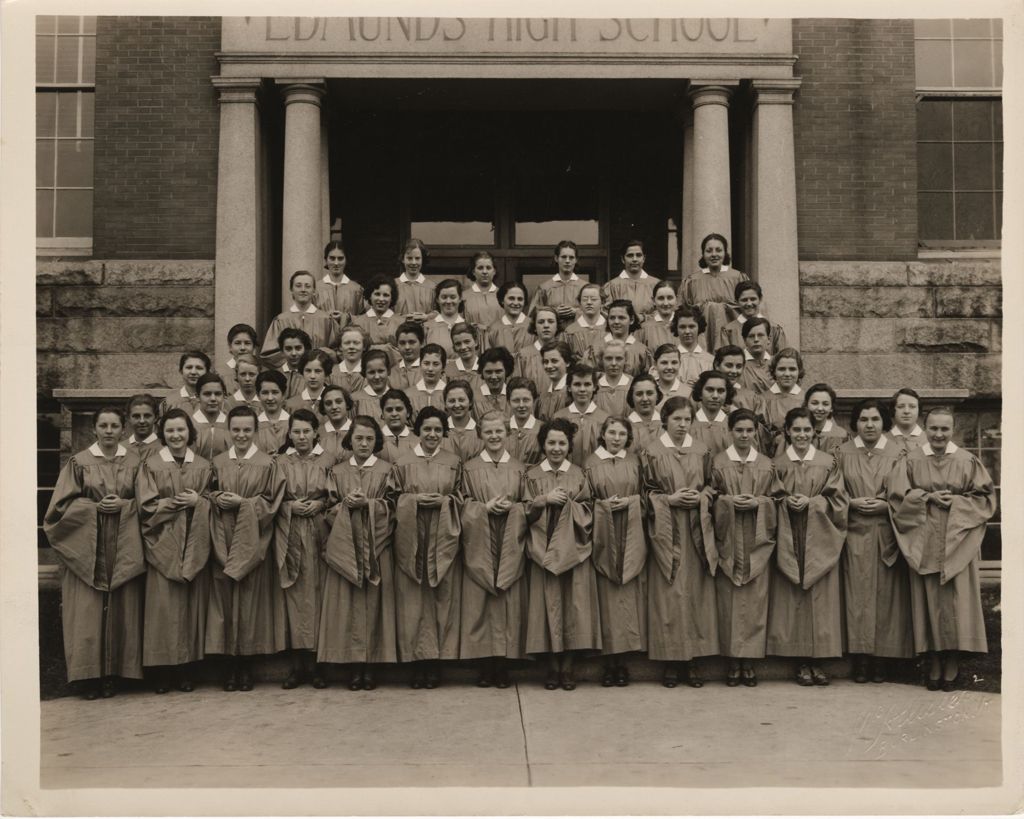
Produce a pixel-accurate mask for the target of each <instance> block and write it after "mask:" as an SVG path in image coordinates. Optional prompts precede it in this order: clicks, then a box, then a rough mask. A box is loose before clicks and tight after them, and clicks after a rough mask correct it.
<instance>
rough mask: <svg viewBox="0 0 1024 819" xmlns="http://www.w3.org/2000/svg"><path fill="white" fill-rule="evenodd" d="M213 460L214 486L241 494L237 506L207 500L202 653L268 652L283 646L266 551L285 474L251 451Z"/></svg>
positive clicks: (278, 599) (280, 599)
mask: <svg viewBox="0 0 1024 819" xmlns="http://www.w3.org/2000/svg"><path fill="white" fill-rule="evenodd" d="M230 455H231V450H229V451H228V452H225V453H223V454H221V455H218V456H217V457H216V458H214V459H213V469H214V475H215V485H216V490H215V491H213V492H211V493H210V499H211V501H213V500H214V499H215V498H216V497H217V495H218V494H219V493H220V492H233V493H235V494H236V495H240V496H241V497H242V498H243V501H242V504H241V505H240V506H239V507H238V508H237V509H231V510H223V509H219V508H217V506H216V505H215V504H214V503H211V512H210V535H211V539H212V542H213V557H214V560H213V561H212V564H213V565H212V575H213V583H212V586H211V589H210V605H209V609H208V614H207V621H206V653H207V654H228V655H232V656H239V655H252V654H272V653H274V652H276V651H283V650H284V649H285V648H287V637H286V632H285V615H284V595H283V593H282V591H281V584H280V581H279V579H278V572H277V563H276V561H275V559H274V556H273V553H272V552H271V548H270V547H271V541H272V540H273V536H274V515H275V514H276V513H277V509H278V507H279V506H280V505H281V501H282V500H283V498H284V492H285V478H284V475H283V474H282V473H281V471H280V470H279V469H278V467H277V465H276V464H275V463H274V461H273V460H272V459H271V458H270V456H269V455H267V454H265V453H263V452H259V451H257V452H256V453H254V454H253V455H252V456H251V457H249V458H245V457H244V456H243V455H242V454H241V453H239V456H238V457H237V458H231V457H230Z"/></svg>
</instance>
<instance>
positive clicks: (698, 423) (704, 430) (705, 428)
mask: <svg viewBox="0 0 1024 819" xmlns="http://www.w3.org/2000/svg"><path fill="white" fill-rule="evenodd" d="M722 412H723V413H724V410H723V411H722ZM697 414H698V417H697V418H694V419H693V423H692V424H690V434H691V435H692V436H693V437H694V438H696V439H697V440H698V441H700V442H701V443H702V444H704V446H705V448H706V449H707V451H708V452H710V453H711V456H712V457H714V456H715V455H717V454H718V453H719V452H725V450H727V449H728V448H729V447H730V446H732V433H730V432H729V423H728V418H726V417H723V418H721V420H719V416H715V417H714V418H708V417H707V416H706V415H705V416H704V418H705V419H706V420H702V419H701V418H700V417H699V416H700V415H702V414H703V409H702V408H701V407H700V405H699V404H698V405H697Z"/></svg>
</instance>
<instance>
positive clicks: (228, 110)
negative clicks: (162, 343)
mask: <svg viewBox="0 0 1024 819" xmlns="http://www.w3.org/2000/svg"><path fill="white" fill-rule="evenodd" d="M213 84H214V87H216V88H217V90H218V92H219V94H220V142H219V146H218V157H217V249H216V259H215V265H216V267H215V274H214V298H215V307H214V333H215V342H214V343H215V346H214V356H215V358H214V367H215V368H216V369H217V370H220V371H222V372H223V371H224V367H225V362H226V361H227V358H228V342H227V332H228V329H229V328H230V327H231V325H233V324H237V323H239V322H245V323H247V324H251V325H252V326H253V327H255V328H256V329H257V331H258V330H259V329H260V328H261V325H263V324H264V323H265V322H264V319H265V316H263V315H262V313H263V309H264V308H263V305H261V304H260V303H259V301H260V300H259V298H258V293H259V292H260V290H261V288H260V283H261V282H260V279H261V277H262V276H263V275H264V272H265V271H264V270H263V266H262V263H261V262H262V259H261V254H260V248H261V246H262V242H263V237H262V236H261V235H260V233H261V231H260V225H261V222H262V212H261V192H260V189H259V179H260V174H259V163H260V127H259V97H258V96H257V90H258V89H259V86H260V81H259V80H258V79H247V78H237V77H213Z"/></svg>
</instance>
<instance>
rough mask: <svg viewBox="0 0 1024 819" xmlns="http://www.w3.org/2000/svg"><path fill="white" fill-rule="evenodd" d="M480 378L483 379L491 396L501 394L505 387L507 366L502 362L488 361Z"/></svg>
mask: <svg viewBox="0 0 1024 819" xmlns="http://www.w3.org/2000/svg"><path fill="white" fill-rule="evenodd" d="M480 377H481V378H483V380H484V383H485V384H486V385H487V388H488V389H489V390H490V391H491V394H492V395H497V394H498V393H500V392H501V390H502V387H504V386H505V377H506V373H505V365H503V364H502V363H501V362H500V361H488V362H487V363H486V364H484V367H483V370H481V372H480Z"/></svg>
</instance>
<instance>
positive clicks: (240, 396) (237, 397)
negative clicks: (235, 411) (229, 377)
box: [231, 387, 246, 401]
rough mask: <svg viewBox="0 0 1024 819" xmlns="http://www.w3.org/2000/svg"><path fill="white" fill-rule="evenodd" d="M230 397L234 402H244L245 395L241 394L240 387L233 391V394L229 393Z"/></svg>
mask: <svg viewBox="0 0 1024 819" xmlns="http://www.w3.org/2000/svg"><path fill="white" fill-rule="evenodd" d="M231 397H232V398H234V399H235V400H236V401H245V400H246V398H245V395H244V394H243V393H242V388H241V387H239V388H238V389H237V390H235V391H234V392H233V393H231Z"/></svg>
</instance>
